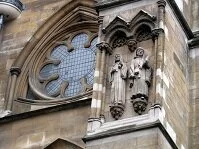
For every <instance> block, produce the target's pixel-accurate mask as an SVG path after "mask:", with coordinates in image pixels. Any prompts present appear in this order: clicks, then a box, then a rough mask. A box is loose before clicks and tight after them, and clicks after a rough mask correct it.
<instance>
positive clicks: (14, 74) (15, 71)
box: [5, 67, 21, 111]
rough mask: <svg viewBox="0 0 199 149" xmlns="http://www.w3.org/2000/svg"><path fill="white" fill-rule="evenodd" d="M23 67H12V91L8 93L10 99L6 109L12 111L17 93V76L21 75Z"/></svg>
mask: <svg viewBox="0 0 199 149" xmlns="http://www.w3.org/2000/svg"><path fill="white" fill-rule="evenodd" d="M20 73H21V69H20V68H18V67H12V68H11V69H10V74H11V79H10V83H9V84H10V85H9V87H10V93H9V95H8V99H6V100H7V102H6V105H5V108H6V110H10V111H12V107H13V100H14V95H15V89H16V82H17V77H18V76H19V75H20Z"/></svg>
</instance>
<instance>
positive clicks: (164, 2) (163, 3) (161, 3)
mask: <svg viewBox="0 0 199 149" xmlns="http://www.w3.org/2000/svg"><path fill="white" fill-rule="evenodd" d="M157 4H158V7H163V8H165V6H166V4H167V3H166V1H165V0H159V1H158V2H157Z"/></svg>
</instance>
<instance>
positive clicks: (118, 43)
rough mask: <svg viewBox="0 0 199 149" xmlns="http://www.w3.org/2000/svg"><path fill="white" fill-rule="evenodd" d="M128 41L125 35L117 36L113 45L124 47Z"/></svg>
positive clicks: (114, 46)
mask: <svg viewBox="0 0 199 149" xmlns="http://www.w3.org/2000/svg"><path fill="white" fill-rule="evenodd" d="M126 42H127V40H126V38H125V37H121V38H117V39H116V40H115V41H114V42H113V45H112V47H113V48H116V47H122V46H124V45H126Z"/></svg>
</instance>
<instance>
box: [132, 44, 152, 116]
mask: <svg viewBox="0 0 199 149" xmlns="http://www.w3.org/2000/svg"><path fill="white" fill-rule="evenodd" d="M135 52H136V53H135V57H134V58H133V59H132V61H131V66H130V68H129V71H128V72H129V77H128V78H129V80H130V88H131V89H132V96H131V100H132V102H133V106H134V110H135V112H137V113H138V114H141V113H142V112H143V111H145V109H146V106H147V104H148V91H149V87H150V84H151V74H152V69H151V67H150V66H149V63H148V56H147V55H146V54H145V51H144V49H143V48H141V47H139V48H137V49H136V51H135Z"/></svg>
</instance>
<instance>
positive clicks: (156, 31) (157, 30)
mask: <svg viewBox="0 0 199 149" xmlns="http://www.w3.org/2000/svg"><path fill="white" fill-rule="evenodd" d="M161 33H164V30H163V29H161V28H155V29H153V30H152V38H153V40H156V39H157V38H158V36H159V34H161Z"/></svg>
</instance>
